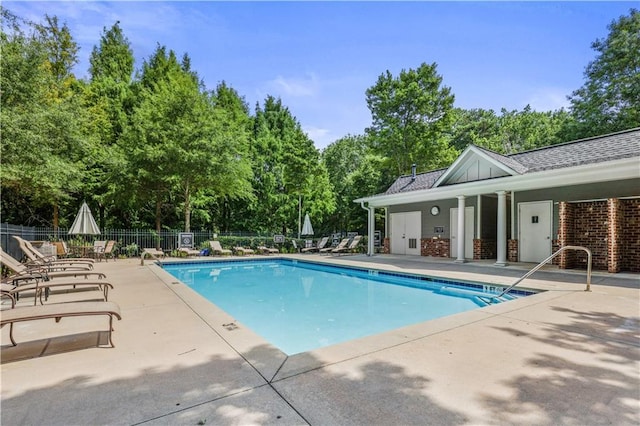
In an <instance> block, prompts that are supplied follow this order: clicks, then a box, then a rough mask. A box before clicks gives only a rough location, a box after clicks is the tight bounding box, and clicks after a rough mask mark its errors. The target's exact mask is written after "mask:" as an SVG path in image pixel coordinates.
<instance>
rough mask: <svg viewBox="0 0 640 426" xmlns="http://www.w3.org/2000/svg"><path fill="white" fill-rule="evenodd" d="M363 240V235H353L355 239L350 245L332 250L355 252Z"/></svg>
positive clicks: (337, 252)
mask: <svg viewBox="0 0 640 426" xmlns="http://www.w3.org/2000/svg"><path fill="white" fill-rule="evenodd" d="M361 241H362V235H356V236H355V237H353V240H352V241H351V243H350V244H349V245H348V246H345V247H336V248H334V249H333V250H331V254H342V253H354V252H355V250H357V248H358V246H359V245H360V242H361Z"/></svg>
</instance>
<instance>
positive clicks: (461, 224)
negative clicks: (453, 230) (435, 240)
mask: <svg viewBox="0 0 640 426" xmlns="http://www.w3.org/2000/svg"><path fill="white" fill-rule="evenodd" d="M464 198H465V197H464V195H458V241H457V245H458V257H457V258H456V262H457V263H464V208H465V205H464V204H465V203H464Z"/></svg>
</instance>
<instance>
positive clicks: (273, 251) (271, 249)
mask: <svg viewBox="0 0 640 426" xmlns="http://www.w3.org/2000/svg"><path fill="white" fill-rule="evenodd" d="M257 249H258V251H259V252H260V253H262V254H278V253H280V250H278V249H277V248H274V247H267V246H258V247H257Z"/></svg>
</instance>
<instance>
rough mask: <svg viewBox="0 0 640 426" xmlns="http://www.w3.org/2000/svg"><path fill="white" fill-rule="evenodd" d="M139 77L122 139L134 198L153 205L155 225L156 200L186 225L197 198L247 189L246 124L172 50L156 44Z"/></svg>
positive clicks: (158, 208) (157, 214)
mask: <svg viewBox="0 0 640 426" xmlns="http://www.w3.org/2000/svg"><path fill="white" fill-rule="evenodd" d="M145 71H146V72H147V73H146V74H145ZM141 82H142V84H141V87H140V89H139V90H140V92H139V96H140V100H139V103H138V104H137V106H136V107H135V108H134V112H133V116H132V123H131V132H130V133H129V135H128V138H127V139H128V143H127V148H128V151H127V157H128V158H129V159H130V166H131V169H130V172H129V174H130V175H133V176H134V178H135V181H136V182H137V183H138V188H139V189H136V196H137V197H138V198H139V200H140V201H141V202H145V201H152V202H153V203H154V205H155V213H154V215H155V221H156V230H158V231H160V229H161V226H162V225H161V222H162V215H163V204H164V203H165V202H166V201H167V200H172V203H170V204H173V205H176V202H177V203H178V204H179V205H180V209H181V210H182V213H183V225H184V229H185V230H187V231H188V230H190V228H191V211H192V208H193V205H194V203H195V205H200V204H201V203H202V200H201V198H203V197H206V196H207V195H210V194H212V193H213V194H216V195H217V196H221V197H222V196H236V195H238V194H246V193H248V192H249V191H248V185H247V183H246V182H247V180H248V179H249V177H250V168H249V167H248V166H247V163H246V161H247V159H246V155H245V150H246V133H245V131H246V129H244V128H243V127H242V125H239V126H238V125H235V124H234V123H231V122H230V120H228V119H227V113H226V111H225V110H224V108H215V106H214V102H212V100H211V99H210V98H209V96H208V95H207V94H206V93H205V92H204V91H202V90H201V89H202V88H201V86H200V84H199V82H198V80H197V76H196V75H195V73H193V72H192V71H190V70H189V67H188V62H186V61H183V62H182V63H178V61H177V59H176V57H175V54H174V53H173V51H169V52H168V53H167V51H166V49H165V48H164V47H158V48H157V49H156V52H155V53H154V55H153V56H152V57H151V59H150V60H149V62H145V65H144V66H143V75H142V78H141Z"/></svg>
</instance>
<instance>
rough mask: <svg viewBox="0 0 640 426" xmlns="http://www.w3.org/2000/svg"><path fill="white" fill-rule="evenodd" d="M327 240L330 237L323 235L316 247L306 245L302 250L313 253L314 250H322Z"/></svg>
mask: <svg viewBox="0 0 640 426" xmlns="http://www.w3.org/2000/svg"><path fill="white" fill-rule="evenodd" d="M327 241H329V237H322V239H321V240H320V242H319V243H318V245H317V246H315V247H306V248H303V249H302V250H301V252H302V253H311V252H314V251H320V250H322V249H323V248H324V246H326V245H327Z"/></svg>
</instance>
